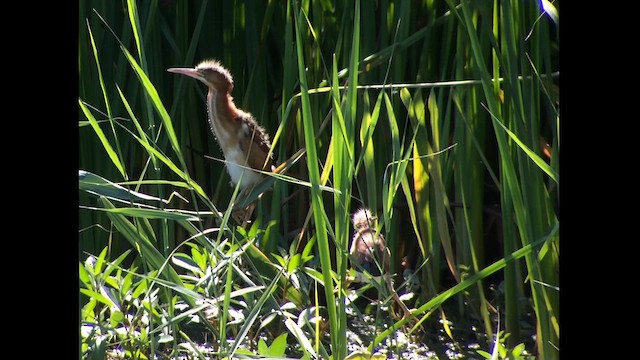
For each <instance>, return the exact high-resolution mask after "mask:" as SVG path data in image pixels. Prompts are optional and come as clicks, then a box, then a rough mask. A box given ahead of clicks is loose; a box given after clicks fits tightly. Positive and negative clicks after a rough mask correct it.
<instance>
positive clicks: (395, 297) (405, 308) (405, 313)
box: [384, 274, 413, 320]
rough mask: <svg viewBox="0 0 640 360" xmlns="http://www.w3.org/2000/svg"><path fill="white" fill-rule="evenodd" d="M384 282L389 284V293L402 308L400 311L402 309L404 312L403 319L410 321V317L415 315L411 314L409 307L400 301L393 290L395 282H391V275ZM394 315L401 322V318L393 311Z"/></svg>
mask: <svg viewBox="0 0 640 360" xmlns="http://www.w3.org/2000/svg"><path fill="white" fill-rule="evenodd" d="M384 281H385V282H386V283H387V290H389V293H391V297H392V298H393V300H394V301H395V302H396V303H398V306H400V309H402V311H403V312H404V316H403V318H406V319H409V318H410V317H412V316H413V315H412V314H411V310H409V308H408V307H407V305H405V303H404V302H403V301H402V300H401V299H400V297H399V296H398V293H397V292H396V290H395V289H394V288H393V282H392V281H391V276H389V274H385V275H384ZM392 314H393V315H394V317H395V318H396V319H398V320H400V318H398V316H397V315H396V314H395V313H394V312H393V311H392Z"/></svg>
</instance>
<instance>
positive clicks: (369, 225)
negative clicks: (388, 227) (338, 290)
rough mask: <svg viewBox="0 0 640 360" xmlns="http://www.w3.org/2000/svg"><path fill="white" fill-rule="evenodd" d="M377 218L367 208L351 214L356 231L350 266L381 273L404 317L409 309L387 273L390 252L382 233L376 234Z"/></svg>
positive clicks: (388, 290) (376, 274)
mask: <svg viewBox="0 0 640 360" xmlns="http://www.w3.org/2000/svg"><path fill="white" fill-rule="evenodd" d="M377 219H378V218H377V217H375V216H373V215H372V214H371V211H369V210H368V209H360V210H358V211H356V212H355V213H354V214H353V216H352V218H351V221H352V222H353V227H354V228H355V230H356V231H355V233H354V234H353V240H352V241H351V249H350V250H349V253H350V255H351V256H350V259H351V262H352V266H354V267H355V268H356V270H358V271H363V270H366V271H368V272H369V274H371V275H372V276H380V275H381V276H382V279H383V281H384V283H385V284H386V291H387V292H388V294H389V295H391V297H392V298H393V300H394V301H395V302H396V303H397V304H398V306H399V307H400V308H401V309H402V311H403V313H404V317H409V316H411V311H410V310H409V308H407V306H406V305H405V304H404V302H402V300H401V299H400V297H399V296H398V293H396V291H395V289H394V287H393V280H392V277H391V274H390V273H389V268H390V261H391V252H390V251H389V248H388V247H387V246H386V243H385V240H384V237H383V236H382V234H378V235H377V236H376V221H377ZM381 270H382V273H381ZM391 310H392V314H393V315H394V316H396V317H397V315H396V314H395V312H393V309H391Z"/></svg>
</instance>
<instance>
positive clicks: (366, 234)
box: [349, 209, 391, 276]
mask: <svg viewBox="0 0 640 360" xmlns="http://www.w3.org/2000/svg"><path fill="white" fill-rule="evenodd" d="M376 220H377V218H376V217H375V216H373V215H372V214H371V211H369V210H368V209H360V210H358V211H356V212H355V213H353V216H352V217H351V221H352V222H353V227H354V229H355V233H354V234H353V239H352V240H351V249H350V250H349V253H350V254H351V259H352V263H353V266H354V267H355V268H356V269H357V270H366V271H368V272H369V273H370V274H371V275H373V276H379V275H382V273H385V274H386V273H388V272H389V260H390V257H391V255H390V253H389V249H387V246H386V243H385V241H384V236H382V234H378V236H376V226H375V225H376ZM380 270H382V272H381V271H380Z"/></svg>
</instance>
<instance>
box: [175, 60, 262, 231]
mask: <svg viewBox="0 0 640 360" xmlns="http://www.w3.org/2000/svg"><path fill="white" fill-rule="evenodd" d="M167 71H169V72H172V73H176V74H182V75H187V76H189V77H192V78H194V79H197V80H199V81H201V82H202V83H203V84H205V85H207V87H208V89H209V92H208V94H207V118H208V120H209V126H210V127H211V132H212V133H213V136H214V137H215V139H216V140H217V141H218V144H219V145H220V148H221V149H222V153H223V154H224V158H225V162H226V168H227V171H228V172H229V177H230V178H231V183H232V184H233V185H234V186H236V185H238V183H240V185H239V186H240V190H241V194H244V193H246V192H248V191H249V190H251V188H252V187H253V186H255V185H256V184H257V183H259V182H260V180H262V177H263V176H262V174H260V173H259V172H256V171H253V170H252V169H255V170H262V171H272V170H273V156H272V154H271V152H270V148H271V142H270V141H269V136H268V134H267V133H266V132H265V130H264V129H263V128H262V127H261V126H260V125H258V123H257V122H256V120H255V118H254V117H253V115H251V114H250V113H248V112H245V111H242V110H241V109H238V108H237V107H236V105H235V104H234V102H233V97H232V96H231V93H232V91H233V77H232V76H231V73H230V72H229V70H227V69H225V68H224V67H223V66H222V64H220V62H219V61H216V60H205V61H203V62H201V63H200V64H198V66H196V67H195V68H171V69H168V70H167ZM234 217H236V216H234ZM241 217H242V216H241ZM236 220H238V219H237V217H236ZM245 220H247V219H245Z"/></svg>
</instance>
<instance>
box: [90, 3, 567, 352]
mask: <svg viewBox="0 0 640 360" xmlns="http://www.w3.org/2000/svg"><path fill="white" fill-rule="evenodd" d="M555 5H556V6H557V4H555ZM545 10H546V12H545ZM78 20H79V21H78V26H79V53H78V64H79V69H78V71H79V74H80V83H79V98H78V105H79V117H80V121H79V129H78V131H79V133H80V137H79V140H80V142H79V144H78V146H79V164H80V169H79V170H80V173H79V175H80V176H79V189H80V198H79V201H80V204H79V206H80V219H79V224H80V231H79V261H80V270H79V271H80V275H81V276H80V277H81V280H82V281H81V285H80V288H81V294H82V295H81V306H82V320H83V326H82V328H83V335H82V344H83V347H82V349H81V350H80V351H81V353H82V356H83V357H84V358H100V356H103V355H105V354H107V353H109V352H111V351H114V348H116V347H117V348H118V349H121V350H122V351H124V352H127V354H128V355H129V356H131V357H133V358H151V357H152V356H154V355H157V354H159V353H170V354H172V355H173V356H176V355H177V354H179V353H183V352H185V351H187V350H188V351H192V352H195V353H196V354H198V355H197V356H199V357H204V356H206V355H207V354H206V352H205V350H202V349H200V350H199V348H198V346H197V343H198V341H197V340H196V339H192V337H193V334H189V333H188V332H187V331H186V330H184V328H183V327H182V325H183V324H184V323H185V322H186V321H187V320H190V321H191V322H195V323H197V324H199V326H201V328H202V330H201V331H202V332H203V333H207V334H208V337H207V341H208V342H210V343H212V344H214V346H213V348H214V351H215V352H216V353H217V354H219V356H220V357H224V356H229V357H231V356H232V355H234V354H242V353H243V352H244V351H247V350H246V344H247V343H249V344H256V343H257V342H258V340H257V339H258V337H259V334H260V332H261V331H267V333H270V334H275V336H273V338H275V337H277V335H280V334H281V333H289V335H290V336H289V343H290V345H291V346H292V348H294V349H295V351H294V355H295V356H298V357H304V358H316V357H319V358H327V357H329V356H332V357H333V358H334V359H343V358H345V357H346V356H347V355H348V349H347V343H346V337H345V332H346V330H347V328H348V327H349V323H348V320H347V317H346V315H345V314H346V311H345V306H346V305H345V304H346V299H345V297H346V294H347V293H346V292H345V289H346V286H347V284H348V274H349V264H348V248H349V242H350V239H351V235H352V232H353V230H352V229H351V225H350V223H349V216H350V214H351V213H352V212H353V211H354V210H355V209H357V208H359V207H368V208H371V209H372V210H374V212H376V213H377V214H378V218H379V224H380V231H381V232H383V233H384V234H385V237H386V239H387V245H388V246H389V248H390V249H391V254H392V264H393V268H392V271H393V272H394V273H397V274H402V271H403V269H402V268H401V266H400V263H401V261H402V258H403V257H405V256H407V255H408V256H409V257H410V260H411V262H412V265H413V269H414V270H415V271H416V273H417V274H418V275H419V278H420V279H421V289H422V293H421V295H420V297H419V298H418V300H417V301H416V303H415V310H414V312H413V317H411V318H405V319H402V320H399V321H396V322H395V323H393V325H392V326H390V327H389V328H387V329H386V330H383V331H381V332H380V333H379V334H377V336H376V337H375V339H374V341H373V342H372V343H371V344H370V346H369V351H371V352H373V351H374V350H375V348H376V346H377V344H380V343H381V342H383V341H384V339H385V338H388V337H392V336H393V333H394V331H396V330H398V329H405V330H406V329H408V332H409V333H413V334H417V333H419V332H420V331H421V330H420V329H424V328H423V327H421V326H423V325H424V324H425V323H427V322H433V323H437V322H438V320H439V319H438V318H437V317H439V318H440V319H442V320H446V318H447V315H449V314H447V312H445V311H444V307H443V305H444V304H447V303H448V302H455V303H456V304H459V309H458V312H459V314H462V315H463V316H465V315H469V316H475V317H477V319H479V320H478V321H479V322H480V323H481V324H482V327H483V329H482V330H483V332H485V333H486V335H487V337H488V339H494V338H495V337H496V336H498V334H497V331H496V329H497V326H496V323H495V321H494V320H495V319H496V318H497V317H498V316H499V317H500V318H501V319H502V321H503V323H502V325H501V327H500V330H501V331H504V332H505V333H508V334H509V337H507V338H506V343H507V346H508V347H511V348H513V347H515V346H516V345H517V344H519V343H522V342H525V341H528V339H527V338H525V334H521V330H522V326H521V321H522V320H523V319H525V318H526V317H527V316H531V317H533V318H534V319H535V340H536V345H535V347H532V348H531V349H528V350H529V351H530V352H533V353H535V354H536V356H537V357H538V358H540V359H554V358H557V357H558V356H559V327H560V319H559V241H560V238H559V232H558V228H559V220H558V198H559V180H560V176H559V150H560V141H559V123H560V116H559V112H558V106H559V101H558V76H559V72H558V54H559V49H558V31H559V20H558V11H557V9H556V7H554V4H552V3H549V2H548V1H546V0H542V1H541V2H534V1H526V2H521V1H510V0H502V1H493V2H491V1H450V0H446V1H421V2H409V1H403V2H392V1H384V0H383V1H377V2H372V1H362V0H355V1H347V2H330V1H315V2H311V1H303V0H300V1H295V0H288V1H268V2H258V1H257V2H243V1H201V2H186V1H159V2H158V1H150V2H136V1H133V0H128V1H122V2H112V1H91V2H89V1H81V2H80V12H79V19H78ZM205 58H217V59H219V60H221V61H222V62H223V64H224V65H225V66H226V67H228V68H229V69H230V71H231V72H232V74H233V76H234V80H235V89H234V97H235V102H236V104H237V105H238V106H239V107H241V108H243V109H245V110H247V111H250V112H251V113H253V114H254V115H255V116H256V118H257V119H258V120H259V122H260V123H261V125H262V126H263V127H265V128H266V129H267V131H268V132H269V133H270V134H271V135H272V136H271V137H272V143H273V149H274V154H275V155H276V158H277V159H278V163H284V162H286V161H288V162H289V164H288V167H287V170H286V171H285V172H284V173H283V174H281V175H272V176H269V177H268V178H267V179H266V180H265V182H264V184H263V185H262V186H261V187H260V188H259V189H258V190H257V191H254V192H253V193H252V194H250V195H249V198H248V199H239V198H237V196H238V194H237V191H236V189H234V188H233V187H231V186H229V179H228V175H227V174H226V171H225V170H224V163H223V162H222V161H221V157H222V154H221V152H220V150H219V148H218V145H217V144H216V143H215V140H214V139H213V137H212V135H211V134H210V132H209V129H208V125H207V123H206V120H205V117H206V113H205V111H206V109H205V105H204V98H205V97H206V89H204V87H203V86H202V85H201V84H199V83H198V82H196V81H189V80H188V79H183V78H182V77H178V76H172V75H171V74H169V73H167V72H166V69H167V68H169V67H175V66H193V65H195V64H196V63H197V62H198V61H200V60H202V59H205ZM267 188H268V189H270V190H268V191H267V192H265V193H264V194H263V196H262V197H261V198H260V199H259V200H258V201H257V209H256V212H255V220H254V221H253V223H252V226H251V227H250V228H248V229H243V228H241V227H238V226H237V225H236V224H234V223H233V220H231V219H230V217H229V214H230V211H228V209H230V208H231V206H232V205H233V204H234V203H236V202H240V203H242V202H243V201H253V200H256V199H257V198H258V194H259V193H260V192H261V190H264V189H267ZM89 254H92V255H93V256H92V257H90V258H88V255H89ZM396 280H397V281H396V283H400V282H401V280H402V279H401V276H400V275H398V276H397V277H396ZM490 285H491V286H490ZM496 294H498V296H496ZM498 298H499V299H501V300H499V301H498V300H497V299H498ZM333 304H335V305H333ZM436 310H437V311H436ZM529 313H532V314H529ZM451 315H453V314H451ZM320 317H322V319H323V320H322V321H320V320H319V319H320ZM114 329H117V331H116V330H114ZM329 329H330V330H329ZM324 334H328V335H327V338H326V339H325V337H324ZM427 345H428V344H427ZM483 346H485V348H488V347H489V346H491V341H489V342H488V343H487V344H483ZM262 349H263V350H264V351H266V350H265V349H266V348H265V347H262ZM256 351H258V350H256ZM102 358H104V357H102Z"/></svg>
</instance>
